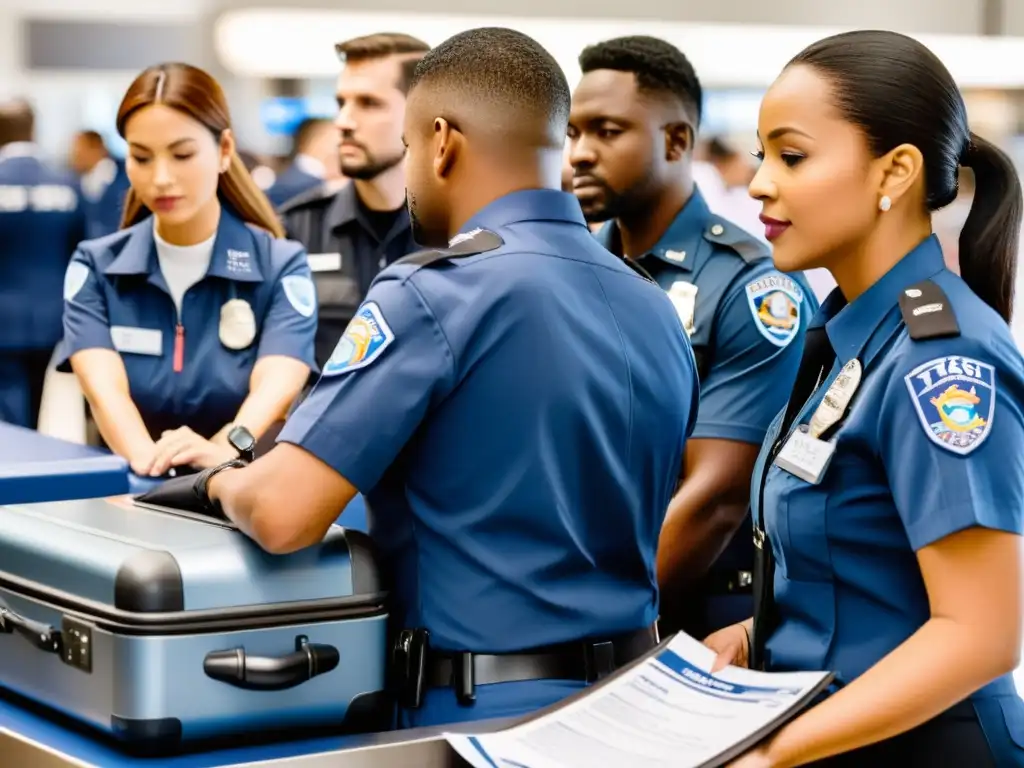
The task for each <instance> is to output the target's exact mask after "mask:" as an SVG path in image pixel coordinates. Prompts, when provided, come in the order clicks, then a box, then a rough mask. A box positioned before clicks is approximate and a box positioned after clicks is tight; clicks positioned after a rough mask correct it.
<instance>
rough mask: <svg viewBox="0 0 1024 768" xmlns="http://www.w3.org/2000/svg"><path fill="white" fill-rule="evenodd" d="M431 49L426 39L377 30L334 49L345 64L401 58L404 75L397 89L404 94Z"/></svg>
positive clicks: (346, 41) (342, 43) (338, 44)
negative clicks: (392, 57) (414, 73)
mask: <svg viewBox="0 0 1024 768" xmlns="http://www.w3.org/2000/svg"><path fill="white" fill-rule="evenodd" d="M429 50H430V46H429V45H427V44H426V43H425V42H423V41H422V40H420V39H419V38H417V37H413V36H412V35H406V34H404V33H402V32H377V33H375V34H372V35H363V36H361V37H354V38H352V39H351V40H345V41H344V42H341V43H336V44H335V46H334V52H335V53H337V54H338V58H339V59H340V60H341V62H342V63H358V62H360V61H371V60H373V59H384V58H387V57H389V56H398V57H400V58H401V62H400V63H401V65H402V68H401V71H402V76H401V79H400V80H399V81H398V90H400V91H401V92H402V93H408V92H409V82H410V81H411V80H412V74H413V71H414V70H415V69H416V65H417V64H418V63H419V61H420V59H422V58H423V55H424V54H425V53H426V52H427V51H429Z"/></svg>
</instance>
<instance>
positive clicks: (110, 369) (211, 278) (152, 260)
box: [58, 64, 316, 476]
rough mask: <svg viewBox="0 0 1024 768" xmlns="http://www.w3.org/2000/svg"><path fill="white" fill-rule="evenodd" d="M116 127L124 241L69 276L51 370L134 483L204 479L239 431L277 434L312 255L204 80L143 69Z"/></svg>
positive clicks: (97, 246) (306, 311)
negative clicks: (254, 170)
mask: <svg viewBox="0 0 1024 768" xmlns="http://www.w3.org/2000/svg"><path fill="white" fill-rule="evenodd" d="M117 128H118V132H119V133H120V134H121V136H122V137H123V138H124V139H125V141H126V142H127V143H128V151H129V154H128V159H127V166H126V167H127V170H128V178H129V179H130V181H131V189H130V190H129V192H128V196H127V199H126V201H125V211H124V219H123V225H124V229H122V230H121V231H119V232H117V233H115V234H113V235H108V236H107V237H103V238H100V239H98V240H90V241H87V242H85V243H82V244H81V246H80V247H79V248H78V250H77V251H76V252H75V254H74V257H73V258H72V261H71V264H70V265H68V269H67V275H66V277H65V281H64V299H65V303H64V341H63V343H62V345H61V350H60V354H59V356H58V357H59V360H60V363H59V367H60V369H61V370H67V369H68V368H70V369H72V370H73V371H74V373H75V375H76V376H77V378H78V381H79V384H80V385H81V388H82V391H83V393H84V394H85V397H86V399H87V400H88V402H89V405H90V406H91V409H92V414H93V417H94V418H95V422H96V426H97V428H98V430H99V433H100V436H101V438H102V440H103V442H105V443H106V445H108V446H109V447H110V448H111V449H112V450H113V451H114V452H115V453H117V454H119V455H121V456H124V457H125V458H126V459H128V461H129V462H130V464H131V467H132V470H133V471H134V472H135V473H136V474H139V475H150V476H161V475H164V474H166V473H168V471H169V470H171V469H176V468H177V469H179V470H184V471H188V470H191V469H201V468H204V467H212V466H215V465H217V464H220V463H222V462H224V461H226V460H229V459H232V458H235V457H237V455H238V452H237V449H236V444H235V442H234V440H233V438H232V435H233V434H237V433H238V430H239V429H241V428H244V430H245V431H246V432H247V433H248V434H249V435H251V436H252V437H253V438H259V437H261V436H263V435H264V434H265V433H266V432H267V431H268V430H270V429H271V427H272V426H274V425H275V422H278V421H279V420H281V419H283V418H284V415H285V413H286V412H287V410H288V408H289V407H290V406H291V405H292V403H293V402H294V401H295V399H296V397H297V396H298V394H299V392H300V391H301V390H302V388H303V386H304V385H305V384H306V381H307V379H308V377H309V373H310V371H311V369H313V367H314V363H313V339H314V336H315V333H316V296H315V291H314V288H313V282H312V278H311V275H310V272H309V265H308V263H307V261H306V254H305V250H304V249H303V248H302V246H301V245H299V244H298V243H294V242H290V241H287V240H284V239H282V234H283V232H282V228H281V224H280V222H279V221H278V219H277V216H276V214H275V212H274V210H273V208H272V207H271V205H270V202H269V201H268V200H267V198H266V197H265V196H264V195H263V193H262V192H260V190H259V189H258V188H257V187H256V185H255V183H254V182H253V180H252V178H251V177H250V175H249V173H248V171H247V170H246V169H245V166H244V165H243V163H242V160H241V159H240V157H239V156H238V154H237V152H236V151H235V143H234V137H233V134H232V130H231V118H230V114H229V111H228V107H227V102H226V99H225V97H224V93H223V91H222V90H221V87H220V85H219V84H218V83H217V82H216V81H215V80H214V79H213V78H212V77H210V75H208V74H207V73H206V72H203V71H202V70H200V69H196V68H195V67H191V66H188V65H186V64H165V65H160V66H155V67H152V68H150V69H147V70H145V71H144V72H143V73H142V74H141V75H139V76H138V78H136V80H135V81H134V82H133V83H132V85H131V86H130V87H129V89H128V92H127V93H126V94H125V96H124V99H123V100H122V102H121V106H120V108H119V109H118V116H117Z"/></svg>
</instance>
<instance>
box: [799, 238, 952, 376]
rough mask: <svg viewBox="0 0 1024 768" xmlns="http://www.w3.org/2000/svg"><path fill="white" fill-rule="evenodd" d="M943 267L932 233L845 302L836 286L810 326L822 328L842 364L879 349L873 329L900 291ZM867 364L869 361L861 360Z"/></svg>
mask: <svg viewBox="0 0 1024 768" xmlns="http://www.w3.org/2000/svg"><path fill="white" fill-rule="evenodd" d="M945 268H946V265H945V261H944V260H943V258H942V248H941V246H940V245H939V241H938V238H936V237H935V235H932V236H931V237H929V238H928V239H926V240H925V241H924V242H922V243H921V244H920V245H918V246H917V247H916V248H914V250H912V251H911V252H910V253H908V254H907V255H906V256H904V257H903V258H902V259H900V260H899V261H898V262H897V263H896V265H895V266H893V268H892V269H890V270H889V271H888V272H886V273H885V275H883V276H882V278H881V279H880V280H879V281H878V282H876V283H875V284H874V285H872V286H871V287H870V288H868V289H867V290H866V291H865V292H864V293H862V294H861V295H860V296H858V297H857V298H856V299H854V300H853V302H852V303H850V304H847V302H846V299H845V298H844V297H843V294H842V293H841V292H840V291H839V289H838V288H836V289H835V290H834V291H832V293H830V294H829V295H828V297H827V298H826V299H825V301H824V302H822V305H821V308H820V309H819V310H818V313H817V314H816V315H815V317H814V319H813V320H812V321H811V325H810V327H811V328H815V327H817V328H820V327H821V326H824V327H825V332H826V333H828V338H829V341H830V342H832V348H833V349H834V350H835V352H836V357H837V358H838V359H839V362H840V363H841V364H844V365H845V364H846V363H848V362H849V361H850V360H853V359H854V358H860V357H862V355H863V354H864V353H865V352H866V353H867V356H868V357H873V356H874V354H875V353H876V352H877V351H878V350H877V349H873V348H872V345H870V341H871V339H872V338H873V337H874V335H875V331H877V330H878V329H879V327H880V326H882V325H883V323H884V321H885V319H886V317H888V316H889V315H890V313H891V312H892V311H893V309H894V308H895V307H897V306H898V305H899V298H900V293H901V292H902V291H903V290H904V289H905V288H907V287H909V286H911V285H914V284H915V283H919V282H921V281H922V280H928V279H929V278H932V277H934V276H935V275H937V274H939V273H940V272H942V271H943V270H944V269H945ZM861 362H862V364H864V365H867V363H868V362H870V360H867V359H865V360H862V361H861Z"/></svg>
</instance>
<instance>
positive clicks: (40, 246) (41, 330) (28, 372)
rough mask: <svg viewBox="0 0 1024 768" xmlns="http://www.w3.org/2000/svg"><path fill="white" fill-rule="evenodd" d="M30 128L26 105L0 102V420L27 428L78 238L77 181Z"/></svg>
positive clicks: (56, 336)
mask: <svg viewBox="0 0 1024 768" xmlns="http://www.w3.org/2000/svg"><path fill="white" fill-rule="evenodd" d="M34 130H35V116H34V114H33V112H32V108H31V107H30V106H29V105H28V104H26V103H24V102H20V101H15V102H9V103H6V104H2V105H0V420H2V421H6V422H9V423H11V424H18V425H20V426H23V427H30V428H32V429H35V427H36V423H37V422H38V419H39V406H40V403H41V402H42V397H43V383H44V381H45V378H46V370H47V368H48V366H49V364H50V358H51V356H52V355H53V349H54V347H55V346H56V345H57V342H58V341H60V338H61V315H62V312H63V309H64V301H63V290H62V285H63V282H64V273H65V271H66V270H67V266H68V261H69V260H70V259H71V254H72V253H74V250H75V247H76V246H77V245H78V243H79V241H81V240H82V239H83V238H84V237H85V214H84V212H83V210H82V205H81V197H80V195H79V192H78V188H77V185H76V184H75V181H74V179H73V178H72V177H71V175H70V174H66V173H63V172H59V171H56V170H54V169H52V168H50V167H49V166H48V165H47V164H46V163H44V162H43V161H42V160H41V159H40V152H39V148H38V147H37V146H36V145H35V144H33V143H32V140H33V134H34Z"/></svg>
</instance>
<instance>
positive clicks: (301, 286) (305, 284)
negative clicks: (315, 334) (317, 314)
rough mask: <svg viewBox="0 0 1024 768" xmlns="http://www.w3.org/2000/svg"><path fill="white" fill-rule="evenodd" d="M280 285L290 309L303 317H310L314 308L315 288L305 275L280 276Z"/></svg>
mask: <svg viewBox="0 0 1024 768" xmlns="http://www.w3.org/2000/svg"><path fill="white" fill-rule="evenodd" d="M281 287H282V288H284V295H285V297H287V299H288V303H289V304H291V305H292V309H294V310H295V311H296V312H298V313H299V314H300V315H302V316H303V317H312V316H313V312H314V310H315V309H316V288H314V287H313V281H312V280H310V279H309V278H308V277H306V276H305V275H288V276H287V277H282V278H281Z"/></svg>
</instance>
